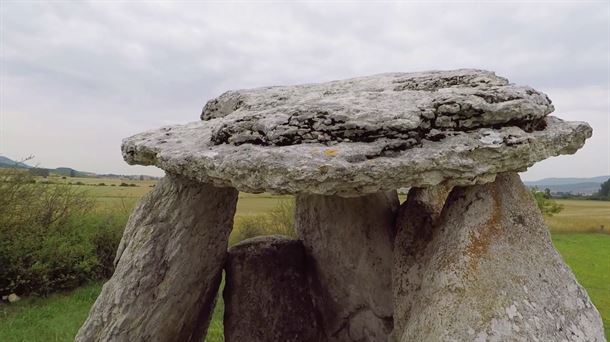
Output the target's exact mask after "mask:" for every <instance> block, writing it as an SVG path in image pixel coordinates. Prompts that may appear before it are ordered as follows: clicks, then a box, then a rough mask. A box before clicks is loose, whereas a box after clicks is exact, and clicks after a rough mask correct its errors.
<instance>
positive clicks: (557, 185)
mask: <svg viewBox="0 0 610 342" xmlns="http://www.w3.org/2000/svg"><path fill="white" fill-rule="evenodd" d="M609 178H610V176H598V177H591V178H574V177H572V178H544V179H541V180H537V181H531V182H523V183H524V184H525V185H526V186H528V187H530V188H531V187H538V188H539V189H541V190H542V189H547V188H548V189H549V190H551V193H555V194H556V193H571V194H573V195H577V194H582V195H591V194H593V193H595V192H597V191H598V190H599V187H600V185H601V184H602V183H603V182H605V181H607V180H608V179H609Z"/></svg>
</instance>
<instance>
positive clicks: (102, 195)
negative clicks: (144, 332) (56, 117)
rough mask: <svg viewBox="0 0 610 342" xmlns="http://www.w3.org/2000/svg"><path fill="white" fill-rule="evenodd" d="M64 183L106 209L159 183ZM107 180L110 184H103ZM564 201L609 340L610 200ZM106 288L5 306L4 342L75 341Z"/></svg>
mask: <svg viewBox="0 0 610 342" xmlns="http://www.w3.org/2000/svg"><path fill="white" fill-rule="evenodd" d="M63 181H66V182H67V181H70V182H72V183H75V182H77V181H80V182H82V183H83V184H84V185H74V186H78V187H79V188H81V189H83V190H86V191H87V192H88V194H89V195H90V196H92V197H94V198H95V199H96V202H97V204H98V208H99V209H103V210H115V209H116V210H131V208H132V207H133V205H134V203H135V202H136V201H137V199H138V198H140V197H141V196H142V195H144V194H145V193H146V192H148V191H150V190H151V189H152V187H151V185H153V184H154V181H133V180H114V179H113V180H107V179H103V180H100V179H92V178H68V179H66V180H63ZM101 182H103V183H105V184H106V185H105V186H98V185H97V184H99V183H101ZM121 182H125V183H129V184H131V183H133V184H135V185H136V186H129V187H120V186H118V184H120V183H121ZM108 184H115V186H110V185H108ZM287 198H289V197H288V196H280V197H278V196H271V195H267V194H260V195H251V194H240V196H239V201H238V207H237V216H238V217H245V216H251V215H258V214H261V213H264V212H268V211H269V210H271V209H273V208H274V207H276V206H277V205H278V203H279V201H282V200H285V199H287ZM559 202H560V203H561V204H563V205H564V210H563V211H562V212H561V213H559V214H557V215H555V216H553V217H549V218H547V219H546V220H547V223H548V224H549V227H550V229H551V232H552V238H553V243H554V244H555V246H556V248H557V249H558V250H559V252H560V253H561V255H562V256H563V258H564V260H565V261H566V263H567V264H568V265H569V266H570V267H571V268H572V270H573V272H574V273H575V274H576V277H577V278H578V280H579V282H580V283H581V284H582V285H583V286H584V287H585V288H586V289H587V291H588V293H589V295H590V296H591V299H592V300H593V302H594V303H595V305H596V306H597V308H598V310H599V311H600V313H601V314H602V317H603V319H604V326H605V329H606V330H605V332H606V336H608V337H610V235H608V231H609V230H610V202H595V201H572V200H564V201H559ZM602 227H603V228H602ZM100 290H101V284H100V283H93V284H90V285H88V286H84V287H81V288H79V289H76V290H74V291H71V292H68V293H61V294H55V295H52V296H50V297H48V298H26V299H24V300H22V301H20V302H18V303H15V304H11V305H7V304H0V341H2V342H17V341H19V342H25V341H27V342H30V341H32V342H36V341H41V342H43V341H44V342H46V341H72V340H73V337H74V334H75V333H76V331H77V330H78V328H79V327H80V325H81V324H82V322H83V321H84V319H85V318H86V316H87V313H88V311H89V308H90V306H91V305H92V303H93V302H94V301H95V298H96V297H97V294H98V293H99V291H100ZM222 314H223V303H222V296H219V301H218V303H217V306H216V309H215V311H214V316H213V319H212V322H211V324H210V328H209V330H208V338H207V341H214V342H215V341H222V340H223V334H222Z"/></svg>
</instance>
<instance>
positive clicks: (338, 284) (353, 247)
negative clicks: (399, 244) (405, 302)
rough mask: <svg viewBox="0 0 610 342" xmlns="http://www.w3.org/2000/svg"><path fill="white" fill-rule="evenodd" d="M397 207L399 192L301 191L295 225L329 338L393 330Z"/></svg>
mask: <svg viewBox="0 0 610 342" xmlns="http://www.w3.org/2000/svg"><path fill="white" fill-rule="evenodd" d="M397 208H398V196H397V194H396V191H392V192H387V193H384V192H380V193H376V194H371V195H366V196H361V197H355V198H342V197H338V196H322V195H306V194H301V195H298V196H297V199H296V216H295V229H296V231H297V233H298V235H299V238H300V239H301V240H302V241H303V245H304V246H305V249H306V251H307V254H308V256H309V258H310V259H311V261H310V262H311V265H312V273H311V286H312V291H313V293H314V302H315V305H316V309H317V310H319V312H320V315H321V317H322V318H323V322H324V327H323V328H324V331H325V332H326V336H327V337H328V338H329V340H330V341H385V340H387V338H388V336H389V333H390V332H391V331H392V289H391V283H392V277H391V272H392V235H393V229H394V216H395V213H396V210H397Z"/></svg>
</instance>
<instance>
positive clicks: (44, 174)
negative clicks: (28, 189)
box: [28, 167, 49, 178]
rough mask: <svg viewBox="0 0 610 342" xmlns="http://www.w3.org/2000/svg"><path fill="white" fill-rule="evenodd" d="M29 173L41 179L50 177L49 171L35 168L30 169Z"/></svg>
mask: <svg viewBox="0 0 610 342" xmlns="http://www.w3.org/2000/svg"><path fill="white" fill-rule="evenodd" d="M28 172H29V173H30V175H32V176H39V177H45V178H47V177H49V169H42V168H38V167H33V168H31V169H29V170H28Z"/></svg>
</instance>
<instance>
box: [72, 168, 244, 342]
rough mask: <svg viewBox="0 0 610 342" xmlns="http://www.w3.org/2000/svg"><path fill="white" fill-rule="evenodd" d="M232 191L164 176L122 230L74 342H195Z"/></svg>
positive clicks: (210, 300)
mask: <svg viewBox="0 0 610 342" xmlns="http://www.w3.org/2000/svg"><path fill="white" fill-rule="evenodd" d="M236 203H237V191H236V190H235V189H231V188H216V187H214V186H211V185H207V184H202V183H197V182H193V181H190V180H187V179H185V178H183V177H178V176H171V175H167V176H165V177H164V178H163V179H162V180H161V181H159V182H158V183H157V185H156V186H155V188H154V189H153V190H152V191H151V192H150V193H149V194H148V195H146V196H145V197H144V198H143V199H142V200H141V201H140V203H139V204H138V206H137V207H136V209H135V210H134V212H133V213H132V215H131V217H130V218H129V222H128V223H127V227H126V228H125V233H124V235H123V239H122V241H121V244H120V246H119V250H118V252H117V257H116V270H115V272H114V275H113V276H112V278H111V279H110V280H109V281H108V282H106V284H104V287H103V289H102V293H101V294H100V295H99V297H98V299H97V300H96V302H95V304H94V305H93V308H92V309H91V311H90V313H89V317H88V318H87V321H86V322H85V324H84V325H83V326H82V327H81V329H80V330H79V332H78V335H77V336H76V341H130V342H132V341H201V340H202V336H203V335H204V334H205V331H206V330H207V326H208V323H209V319H210V315H211V310H212V309H213V306H214V301H215V298H216V293H217V290H218V286H219V283H220V278H221V274H222V267H223V264H224V260H225V257H226V249H227V240H228V236H229V233H230V231H231V227H232V224H233V215H234V213H235V205H236Z"/></svg>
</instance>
